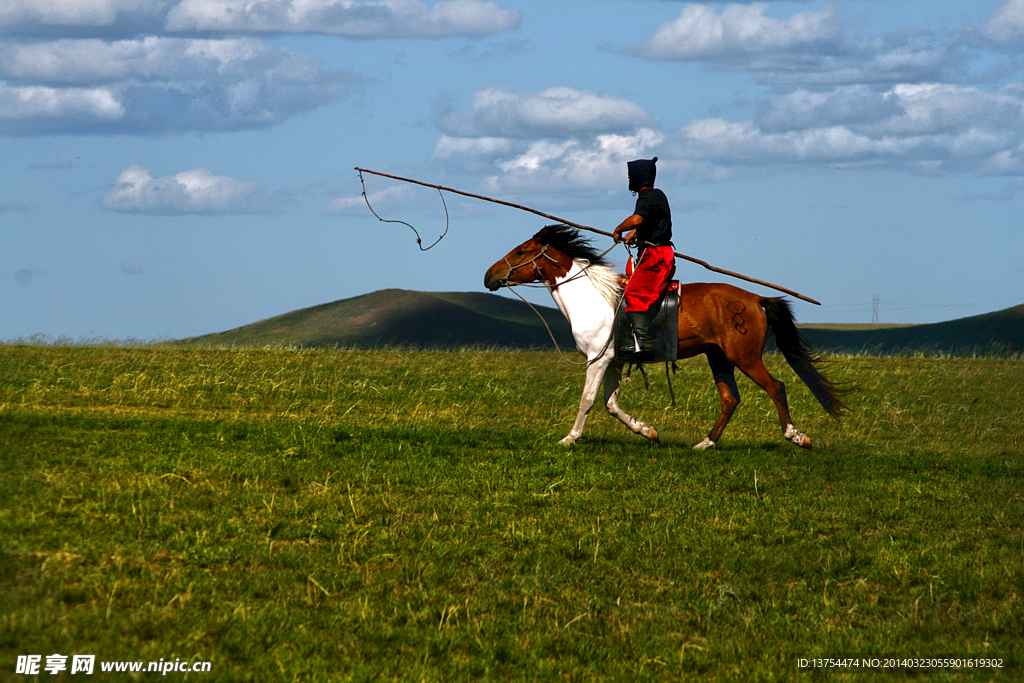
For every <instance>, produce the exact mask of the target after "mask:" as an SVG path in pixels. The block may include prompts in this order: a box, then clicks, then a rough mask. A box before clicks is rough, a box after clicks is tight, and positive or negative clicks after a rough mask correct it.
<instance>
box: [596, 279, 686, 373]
mask: <svg viewBox="0 0 1024 683" xmlns="http://www.w3.org/2000/svg"><path fill="white" fill-rule="evenodd" d="M619 281H620V282H621V283H622V285H623V287H625V283H626V282H628V279H627V278H625V277H624V276H620V278H619ZM651 308H653V309H656V310H657V313H656V314H655V316H654V321H653V322H652V323H651V334H652V335H654V357H653V358H651V359H649V360H648V361H645V362H648V363H650V362H655V363H663V362H669V361H674V360H676V359H677V358H678V354H679V280H672V281H671V282H669V283H668V287H667V288H666V289H665V291H664V292H662V293H661V296H660V297H658V300H657V301H655V302H654V306H652V307H651ZM612 330H613V332H612V334H613V337H614V338H613V340H612V343H613V344H614V345H615V349H616V352H615V356H616V358H617V359H618V360H622V361H627V362H629V361H632V360H633V359H632V358H622V357H621V356H619V354H618V348H619V346H620V344H619V340H620V339H630V340H632V338H633V328H632V326H630V324H629V320H628V319H627V318H626V307H625V306H619V307H618V309H617V310H616V311H615V324H614V325H613V326H612Z"/></svg>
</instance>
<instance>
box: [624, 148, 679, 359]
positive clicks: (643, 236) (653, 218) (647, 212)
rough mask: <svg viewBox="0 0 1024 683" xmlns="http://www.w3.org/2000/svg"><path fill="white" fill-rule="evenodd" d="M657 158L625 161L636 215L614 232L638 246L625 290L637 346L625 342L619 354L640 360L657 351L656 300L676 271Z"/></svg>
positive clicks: (669, 213) (667, 207)
mask: <svg viewBox="0 0 1024 683" xmlns="http://www.w3.org/2000/svg"><path fill="white" fill-rule="evenodd" d="M657 161H658V157H654V158H653V159H637V160H636V161H630V162H629V163H627V164H626V168H627V170H628V172H629V190H630V192H632V193H634V194H635V195H637V199H636V208H635V209H634V211H633V215H631V216H630V217H629V218H627V219H626V220H624V221H622V223H620V224H619V226H618V227H617V228H615V233H614V238H615V241H616V242H621V241H623V240H625V242H626V243H627V244H636V245H637V246H638V248H639V251H638V253H637V258H636V265H635V266H633V268H632V269H631V272H630V269H629V268H627V273H626V274H627V275H629V276H630V278H629V284H627V285H626V291H625V293H624V296H625V298H626V317H627V318H629V322H630V324H631V325H632V326H633V334H634V336H635V337H636V347H634V346H633V345H632V344H624V345H623V347H622V348H620V349H618V354H619V356H620V357H623V358H626V357H632V358H633V359H634V360H637V361H643V360H650V359H651V357H652V356H653V355H654V350H655V347H654V336H653V335H652V333H651V322H652V321H653V320H654V317H655V315H656V314H657V312H658V310H657V308H656V306H655V304H657V302H658V299H659V297H661V294H662V292H664V291H665V288H666V287H667V286H668V283H669V281H671V279H672V275H673V274H674V273H675V271H676V261H675V252H674V250H673V246H672V212H671V211H670V210H669V206H668V198H667V197H666V196H665V193H664V192H662V191H661V190H657V189H655V188H654V178H655V175H656V174H657V169H656V168H655V162H657ZM624 233H625V234H624ZM630 265H632V264H630ZM635 349H638V350H635Z"/></svg>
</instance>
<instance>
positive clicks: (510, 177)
mask: <svg viewBox="0 0 1024 683" xmlns="http://www.w3.org/2000/svg"><path fill="white" fill-rule="evenodd" d="M664 139H665V136H664V135H662V134H661V133H660V132H658V131H656V130H652V129H647V128H644V129H640V130H639V131H637V132H636V134H635V135H614V134H607V135H598V136H597V137H596V138H594V139H592V140H583V141H581V140H578V139H575V138H573V139H570V140H565V141H562V142H552V141H550V140H539V141H536V142H534V143H532V144H530V145H529V146H528V148H527V149H526V150H525V151H524V152H522V153H520V154H518V155H516V156H515V157H513V158H510V159H507V160H504V161H500V162H498V163H497V164H496V165H495V170H496V172H495V173H493V174H492V175H490V176H489V177H488V178H487V179H486V181H485V185H486V187H487V188H488V189H489V190H492V191H499V192H519V191H534V192H557V191H559V190H563V189H566V188H572V189H581V190H608V189H615V188H621V187H624V186H625V184H626V162H627V161H631V160H633V159H637V158H640V157H644V156H648V152H650V151H651V150H652V149H653V148H655V147H656V146H657V145H660V144H661V143H662V142H663V141H664Z"/></svg>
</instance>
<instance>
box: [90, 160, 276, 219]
mask: <svg viewBox="0 0 1024 683" xmlns="http://www.w3.org/2000/svg"><path fill="white" fill-rule="evenodd" d="M282 203H283V202H282V199H281V198H280V197H274V196H271V195H268V194H267V193H265V192H263V191H262V190H260V188H259V187H258V186H257V184H256V182H255V181H252V180H237V179H235V178H231V177H229V176H217V175H213V174H212V173H211V172H210V171H208V170H207V169H205V168H198V169H194V170H191V171H182V172H181V173H178V174H177V175H173V176H166V177H163V178H154V177H153V176H152V175H151V174H150V172H149V171H148V170H147V169H145V168H142V167H141V166H131V167H129V168H127V169H125V170H124V171H122V172H121V175H120V176H118V178H117V183H116V184H115V186H114V189H113V190H111V191H110V193H109V194H107V196H106V197H104V198H103V206H104V207H105V208H107V209H110V210H112V211H121V212H125V213H145V214H154V215H180V214H189V213H197V214H213V213H275V212H277V211H279V210H280V209H281V206H282Z"/></svg>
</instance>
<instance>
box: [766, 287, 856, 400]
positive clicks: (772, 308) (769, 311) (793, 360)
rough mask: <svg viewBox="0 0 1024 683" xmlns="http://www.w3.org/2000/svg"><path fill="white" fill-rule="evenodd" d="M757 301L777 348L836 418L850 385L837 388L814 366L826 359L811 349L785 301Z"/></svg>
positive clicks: (773, 299)
mask: <svg viewBox="0 0 1024 683" xmlns="http://www.w3.org/2000/svg"><path fill="white" fill-rule="evenodd" d="M758 302H759V303H760V304H761V307H762V308H764V312H765V315H767V316H768V329H769V330H771V332H772V334H774V335H775V343H776V345H777V346H778V347H779V351H781V352H782V355H783V356H784V357H785V358H786V361H787V362H788V363H789V365H790V367H792V368H793V370H794V371H795V372H796V374H797V376H798V377H799V378H800V379H802V380H803V382H804V384H806V385H807V388H808V389H810V390H811V393H812V394H814V398H816V399H818V403H820V404H821V407H822V408H824V409H825V412H827V413H828V414H829V415H831V416H832V417H834V418H836V419H839V418H840V417H842V416H843V415H845V414H846V413H847V412H849V410H850V409H849V407H848V406H847V405H846V404H845V403H843V399H842V397H843V396H844V395H846V394H848V393H850V392H851V391H853V390H854V388H853V387H850V386H845V387H840V386H838V385H836V384H835V383H833V382H832V381H831V380H829V379H828V378H827V377H825V376H824V375H822V374H821V371H820V370H819V369H818V367H817V366H818V365H820V364H822V363H827V362H828V361H825V360H824V359H823V358H822V357H821V356H819V355H817V354H816V353H815V352H814V350H813V349H812V348H811V345H810V344H808V343H807V339H806V338H805V337H804V335H803V333H802V332H800V330H798V329H797V327H796V323H795V322H794V321H793V309H792V308H790V306H789V302H788V301H786V300H785V299H782V298H778V297H764V298H761V299H758Z"/></svg>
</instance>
